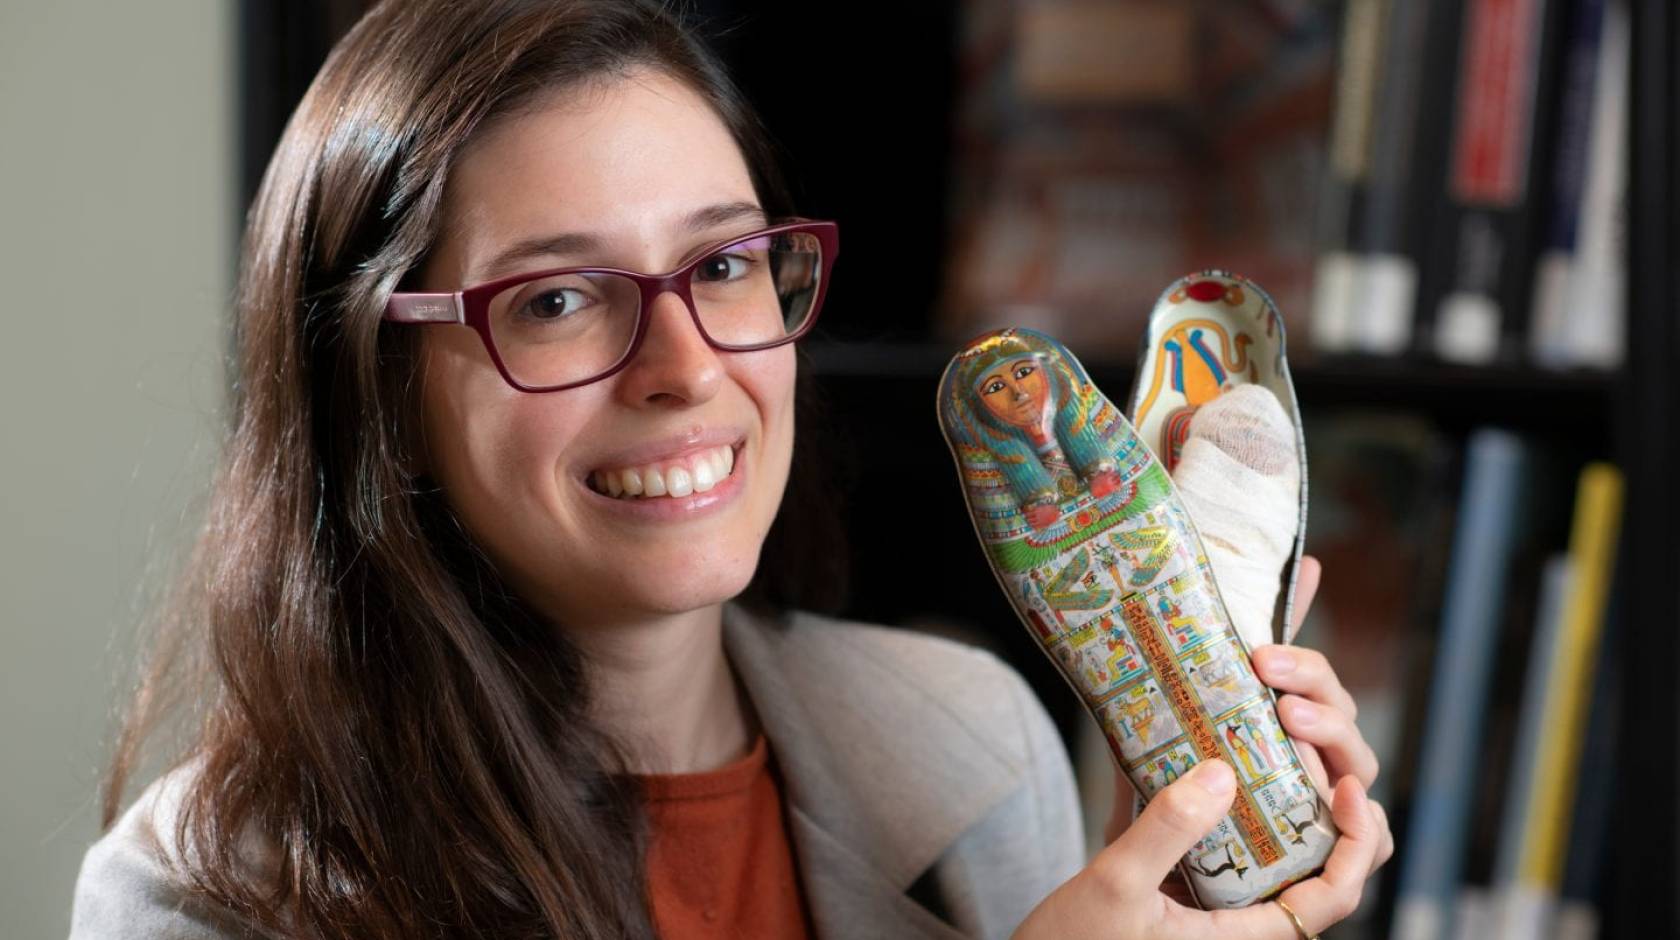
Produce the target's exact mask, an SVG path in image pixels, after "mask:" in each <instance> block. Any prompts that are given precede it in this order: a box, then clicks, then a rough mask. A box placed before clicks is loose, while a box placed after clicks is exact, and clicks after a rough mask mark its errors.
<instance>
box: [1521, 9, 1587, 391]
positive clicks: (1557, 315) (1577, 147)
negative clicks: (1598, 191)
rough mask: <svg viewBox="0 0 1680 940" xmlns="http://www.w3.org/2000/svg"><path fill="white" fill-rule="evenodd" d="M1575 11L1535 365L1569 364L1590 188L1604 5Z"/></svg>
mask: <svg viewBox="0 0 1680 940" xmlns="http://www.w3.org/2000/svg"><path fill="white" fill-rule="evenodd" d="M1573 7H1574V8H1573V9H1572V10H1571V11H1570V14H1569V18H1570V26H1569V39H1568V48H1567V49H1566V50H1565V51H1564V61H1563V79H1562V82H1563V88H1562V91H1561V97H1560V103H1559V107H1558V122H1557V128H1556V130H1557V133H1556V135H1555V141H1554V144H1553V152H1554V155H1555V158H1554V161H1553V165H1552V173H1551V179H1550V180H1549V181H1548V185H1547V187H1546V190H1545V200H1546V203H1545V207H1544V209H1545V217H1544V219H1543V223H1544V225H1545V239H1544V243H1543V245H1542V248H1541V251H1540V255H1539V257H1538V258H1537V259H1536V260H1535V265H1534V298H1533V312H1532V314H1531V317H1530V320H1531V324H1530V334H1529V345H1530V349H1531V351H1532V353H1533V356H1534V358H1535V360H1536V361H1539V362H1542V363H1544V362H1551V363H1556V364H1563V363H1565V362H1567V361H1568V359H1569V346H1570V340H1569V333H1570V327H1569V323H1570V316H1571V311H1570V309H1569V280H1570V275H1571V270H1572V268H1573V267H1574V264H1575V246H1576V240H1577V233H1578V231H1579V229H1580V219H1581V203H1582V199H1583V195H1584V194H1583V190H1584V188H1585V186H1586V178H1587V152H1588V142H1589V140H1590V139H1591V129H1592V120H1593V109H1594V103H1595V101H1594V99H1595V95H1596V91H1597V89H1596V83H1597V80H1598V75H1599V71H1600V70H1599V59H1600V55H1599V53H1600V46H1601V44H1600V38H1601V37H1602V36H1603V33H1604V7H1605V0H1574V3H1573Z"/></svg>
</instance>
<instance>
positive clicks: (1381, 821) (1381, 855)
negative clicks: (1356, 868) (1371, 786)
mask: <svg viewBox="0 0 1680 940" xmlns="http://www.w3.org/2000/svg"><path fill="white" fill-rule="evenodd" d="M1370 802H1371V815H1372V817H1374V818H1375V819H1376V822H1377V828H1378V829H1380V830H1381V831H1382V839H1381V841H1380V842H1379V843H1378V845H1377V857H1376V860H1375V861H1374V862H1373V863H1372V865H1371V870H1372V871H1376V870H1377V869H1379V868H1381V867H1382V866H1383V865H1385V864H1387V863H1388V860H1389V859H1391V858H1393V857H1394V832H1393V830H1391V829H1390V828H1389V827H1388V813H1387V812H1386V811H1385V810H1384V809H1383V808H1382V804H1381V803H1378V802H1377V801H1376V800H1371V801H1370Z"/></svg>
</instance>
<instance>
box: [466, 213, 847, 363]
mask: <svg viewBox="0 0 1680 940" xmlns="http://www.w3.org/2000/svg"><path fill="white" fill-rule="evenodd" d="M821 275H822V244H821V242H820V241H818V239H817V237H816V236H815V235H812V234H810V233H809V232H780V233H776V234H772V235H757V236H752V237H749V238H747V239H744V240H742V241H739V242H736V243H734V244H732V245H729V246H726V247H724V248H721V249H718V250H717V251H715V252H713V253H711V254H709V255H707V256H706V257H705V258H703V259H701V260H700V262H699V263H698V264H697V265H695V266H694V268H693V271H692V273H691V274H690V277H689V291H690V294H691V296H692V297H693V298H694V310H695V312H696V313H697V314H698V315H699V318H700V327H701V330H702V332H703V333H704V334H705V335H706V337H707V338H708V339H709V340H710V341H711V342H712V343H713V344H714V345H721V346H730V347H755V346H760V345H764V344H769V343H774V342H776V341H777V340H780V339H783V338H784V337H786V336H787V335H788V334H790V333H794V332H797V331H798V330H799V329H801V328H802V327H803V326H804V325H805V321H806V320H808V319H809V318H810V316H811V311H812V309H813V307H814V306H815V301H816V295H817V287H818V281H819V280H820V278H821ZM640 304H641V290H640V289H639V287H638V286H637V284H636V282H635V281H632V280H631V279H629V278H627V277H624V276H622V275H618V274H605V273H579V274H561V275H555V276H553V277H546V278H540V279H538V280H534V281H526V282H524V283H522V284H516V285H514V286H512V287H509V288H507V289H506V290H503V291H501V292H500V293H498V294H496V295H495V296H494V297H492V298H491V300H490V307H489V315H490V316H489V319H490V333H491V337H492V339H493V340H494V341H495V344H496V351H497V353H498V354H499V355H500V356H501V358H502V362H503V364H504V365H505V366H506V367H507V370H508V372H509V373H511V374H512V375H513V377H514V378H515V379H517V380H518V381H519V382H520V383H521V384H523V385H532V386H549V385H565V384H568V383H571V382H582V381H585V380H588V379H590V378H593V377H594V376H597V375H600V374H601V373H603V372H606V371H608V370H610V369H612V368H613V367H614V366H616V365H617V364H618V362H619V360H621V359H623V358H624V355H625V354H626V353H627V352H629V350H630V343H631V341H632V340H633V339H634V337H635V333H636V320H637V317H638V315H639V313H640V309H639V308H640Z"/></svg>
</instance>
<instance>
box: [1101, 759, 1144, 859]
mask: <svg viewBox="0 0 1680 940" xmlns="http://www.w3.org/2000/svg"><path fill="white" fill-rule="evenodd" d="M1136 792H1137V791H1136V790H1133V789H1132V782H1131V780H1129V779H1127V777H1126V775H1125V774H1124V773H1122V772H1120V771H1118V770H1116V771H1115V772H1114V809H1113V810H1111V811H1109V814H1108V825H1107V826H1104V827H1103V844H1104V845H1107V844H1108V843H1110V842H1113V841H1114V840H1115V839H1118V838H1120V833H1122V832H1125V831H1126V829H1127V827H1129V826H1131V824H1132V799H1133V794H1135V793H1136Z"/></svg>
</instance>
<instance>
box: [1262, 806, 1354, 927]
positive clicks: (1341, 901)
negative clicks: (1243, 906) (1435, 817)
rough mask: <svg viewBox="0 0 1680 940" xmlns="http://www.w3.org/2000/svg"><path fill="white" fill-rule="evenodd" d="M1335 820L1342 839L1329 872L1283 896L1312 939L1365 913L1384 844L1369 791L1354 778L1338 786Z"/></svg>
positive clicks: (1327, 862) (1333, 810)
mask: <svg viewBox="0 0 1680 940" xmlns="http://www.w3.org/2000/svg"><path fill="white" fill-rule="evenodd" d="M1330 817H1331V818H1332V819H1334V820H1335V821H1336V828H1338V829H1340V830H1341V833H1342V835H1341V838H1339V839H1337V840H1336V847H1335V848H1334V849H1332V850H1331V852H1330V857H1329V858H1328V859H1326V860H1325V862H1324V871H1323V872H1322V873H1321V874H1319V876H1318V877H1317V878H1309V879H1308V880H1306V881H1303V882H1301V883H1300V884H1297V885H1294V886H1292V887H1290V888H1289V890H1287V891H1285V892H1284V893H1283V899H1284V901H1285V902H1286V903H1288V905H1289V907H1290V908H1291V909H1292V910H1294V911H1295V914H1296V916H1298V917H1300V918H1301V923H1302V925H1303V926H1305V927H1306V928H1307V931H1308V933H1309V935H1310V934H1317V933H1319V932H1320V931H1322V930H1324V929H1325V928H1326V927H1329V926H1330V925H1331V924H1334V923H1336V922H1337V921H1340V920H1342V919H1344V918H1346V917H1347V916H1348V915H1349V914H1352V913H1353V912H1354V911H1355V910H1356V909H1357V908H1358V907H1359V899H1360V896H1361V895H1362V894H1363V893H1364V888H1365V881H1366V879H1367V878H1369V877H1370V874H1371V863H1372V860H1373V859H1375V858H1376V855H1377V848H1378V842H1379V841H1380V838H1381V833H1380V832H1379V831H1378V829H1377V824H1376V819H1375V817H1374V816H1373V814H1372V811H1371V802H1370V800H1368V799H1366V798H1365V789H1364V788H1363V787H1361V786H1360V785H1359V781H1358V780H1357V779H1355V778H1354V777H1352V776H1351V775H1350V776H1347V777H1343V778H1342V779H1341V780H1339V781H1338V782H1337V784H1336V791H1335V793H1334V794H1333V795H1332V797H1331V805H1330ZM1273 906H1275V905H1273Z"/></svg>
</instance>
